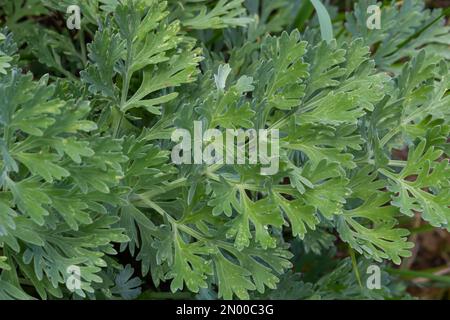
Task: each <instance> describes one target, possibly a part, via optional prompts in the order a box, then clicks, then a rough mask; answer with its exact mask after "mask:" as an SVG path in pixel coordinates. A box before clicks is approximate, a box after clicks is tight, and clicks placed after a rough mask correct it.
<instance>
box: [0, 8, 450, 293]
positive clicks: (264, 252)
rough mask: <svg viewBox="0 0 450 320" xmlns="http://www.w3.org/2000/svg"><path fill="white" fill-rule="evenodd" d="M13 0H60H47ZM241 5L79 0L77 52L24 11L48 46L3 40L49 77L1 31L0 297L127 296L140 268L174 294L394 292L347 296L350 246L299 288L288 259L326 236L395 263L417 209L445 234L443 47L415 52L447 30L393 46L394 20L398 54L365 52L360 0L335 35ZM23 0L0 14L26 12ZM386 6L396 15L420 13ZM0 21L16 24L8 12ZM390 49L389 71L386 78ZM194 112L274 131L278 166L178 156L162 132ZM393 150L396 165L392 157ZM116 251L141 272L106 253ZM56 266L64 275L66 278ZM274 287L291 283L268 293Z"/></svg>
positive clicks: (324, 246) (190, 119)
mask: <svg viewBox="0 0 450 320" xmlns="http://www.w3.org/2000/svg"><path fill="white" fill-rule="evenodd" d="M28 1H29V2H30V3H31V2H33V3H34V2H35V3H39V5H40V8H41V9H42V12H46V13H47V12H50V10H61V11H63V12H64V2H61V1H51V0H42V1H36V0H33V1H31V0H28ZM25 2H27V1H25ZM180 3H181V4H180ZM365 3H366V2H365V1H361V4H360V5H361V6H363V5H364V4H365ZM413 3H415V4H416V3H419V2H418V1H414V2H413ZM258 4H259V5H260V9H261V10H257V9H255V8H254V7H252V6H249V4H248V3H244V2H243V1H240V0H231V1H226V0H220V1H215V2H210V1H189V0H186V1H159V0H146V1H144V0H142V1H137V0H136V1H131V0H130V1H115V0H114V1H106V0H101V1H97V2H95V1H89V2H82V3H80V5H82V6H84V7H83V12H84V18H83V19H84V22H83V26H84V27H83V28H84V29H83V30H84V31H83V32H85V33H86V35H89V36H90V38H91V40H92V41H90V42H89V43H88V44H87V46H86V48H85V49H86V50H85V55H83V50H82V49H83V48H84V44H85V43H83V42H82V44H81V46H80V45H79V43H77V41H78V40H81V41H83V40H82V38H79V37H80V34H78V36H77V37H78V39H76V41H73V39H72V38H71V37H70V36H69V34H68V33H66V32H65V31H64V32H63V34H61V33H57V32H56V31H55V30H52V29H50V28H47V27H44V26H42V25H40V26H39V28H41V29H43V30H46V31H45V32H46V33H48V34H52V35H53V36H52V37H50V38H47V39H51V40H49V42H45V41H43V42H41V43H36V41H34V42H33V41H32V40H30V39H28V40H26V39H19V41H20V43H22V42H25V43H28V46H27V47H26V48H25V49H24V50H23V51H21V52H19V54H24V55H27V56H29V55H33V54H34V55H35V56H36V58H39V62H40V64H41V65H42V66H45V68H46V69H45V70H48V72H49V73H50V75H49V74H44V75H39V74H40V73H41V72H40V70H41V69H38V70H37V71H36V75H33V74H32V73H31V72H29V71H27V72H26V71H24V69H22V68H21V66H24V65H26V62H25V61H24V60H23V58H22V59H20V60H19V59H17V57H18V55H17V52H16V50H17V49H16V48H15V46H14V44H13V42H12V38H11V34H10V33H8V32H6V31H2V33H1V34H0V71H1V72H0V107H1V108H0V126H1V128H0V132H1V134H0V152H1V155H2V158H1V162H0V164H1V179H0V183H1V186H2V190H1V193H0V195H1V196H0V269H1V270H2V271H1V274H0V298H1V299H5V298H12V299H25V298H30V299H31V298H33V297H34V298H43V299H46V298H54V297H64V298H68V297H77V298H79V297H87V298H90V299H95V298H110V299H115V298H124V299H132V298H136V297H137V296H138V295H139V294H140V288H139V287H140V285H141V283H142V281H149V279H150V278H151V281H152V282H153V285H154V286H155V287H159V286H161V284H162V283H163V282H167V283H169V284H170V290H171V291H172V292H173V293H174V296H175V293H176V292H177V291H181V290H184V291H189V292H192V293H199V292H200V293H201V294H203V295H207V296H210V297H217V298H221V299H222V298H223V299H231V298H240V299H248V298H250V297H252V298H254V297H269V298H277V297H278V298H280V297H284V298H318V297H321V298H324V299H328V298H333V297H334V298H342V297H344V298H351V297H353V298H355V297H359V298H361V297H363V298H388V297H389V298H392V297H394V296H395V297H396V296H397V295H396V294H394V293H392V291H390V290H388V289H383V290H382V291H377V292H372V293H370V292H366V291H364V292H363V293H361V291H358V290H356V287H357V281H356V280H355V278H354V275H353V274H352V273H351V269H352V267H351V264H350V262H349V261H348V260H345V261H343V262H342V263H341V264H339V265H338V266H334V267H335V270H334V271H332V272H328V273H327V274H325V275H323V276H322V277H321V278H320V279H321V280H320V281H319V282H318V283H317V284H315V285H312V284H305V283H303V282H300V280H298V279H297V275H295V274H291V273H289V272H288V270H289V269H291V268H292V267H293V264H292V261H294V260H295V259H296V258H297V256H296V258H294V259H293V256H294V255H293V252H294V253H295V250H293V249H292V247H291V246H290V244H291V243H293V241H294V239H296V240H295V241H300V243H304V247H305V250H306V253H308V252H312V253H313V254H315V255H317V257H321V258H323V259H324V260H327V261H330V260H331V258H330V257H329V256H327V255H326V253H325V252H326V251H327V250H329V249H330V248H332V247H334V244H333V241H334V239H335V238H334V235H336V236H338V237H339V238H340V239H341V240H342V241H343V242H344V243H345V244H346V245H347V246H348V247H350V248H352V249H353V250H354V251H355V252H356V253H357V254H359V255H360V256H364V257H365V259H368V260H369V261H371V262H377V263H381V262H386V263H388V262H390V261H392V262H393V263H395V264H399V263H400V262H401V259H402V258H404V257H408V256H410V255H411V248H412V247H413V244H412V243H410V242H409V241H408V234H409V231H408V230H406V229H404V228H402V227H400V226H398V218H399V217H402V216H403V217H410V216H411V215H413V214H414V213H415V212H418V213H420V214H421V216H422V217H423V219H424V220H426V221H428V222H429V223H430V224H431V225H433V226H435V227H439V228H447V229H449V220H450V212H449V208H448V203H449V197H450V193H449V192H450V191H449V190H450V189H449V181H450V179H449V178H450V170H449V164H448V160H446V159H444V158H445V155H448V151H449V147H448V143H447V139H448V132H449V129H448V128H449V127H448V125H449V123H448V122H449V110H450V100H449V95H448V89H449V85H450V78H449V72H448V63H447V62H446V60H445V59H438V58H441V57H442V56H439V55H436V54H435V52H436V51H435V49H434V48H435V46H434V45H431V46H427V44H429V43H433V44H435V43H436V42H439V43H445V39H447V37H448V34H447V35H444V34H441V33H439V34H437V32H434V33H433V34H432V35H429V36H430V37H432V38H433V40H430V41H428V40H427V39H429V38H426V37H425V35H424V34H421V35H420V37H421V38H420V39H422V40H420V39H419V40H420V42H417V41H419V40H417V39H414V40H411V42H406V43H405V44H403V42H402V41H405V34H404V33H401V36H402V37H403V38H402V39H403V40H399V42H400V43H402V46H401V49H398V50H397V51H395V50H396V49H392V48H389V45H388V44H383V43H382V44H380V46H379V51H376V52H375V53H374V52H373V51H371V50H370V47H369V46H372V45H373V44H374V43H377V42H378V41H380V39H384V38H383V37H386V36H387V35H386V34H389V33H393V32H395V30H397V29H395V28H392V29H385V30H383V31H380V32H381V33H380V35H374V34H373V33H371V34H365V33H364V31H363V30H362V29H361V25H360V24H358V23H361V22H360V20H361V19H362V18H359V15H361V12H360V11H358V10H359V9H358V7H357V8H356V10H355V13H354V15H355V17H356V18H353V20H352V19H349V23H348V29H349V34H348V35H347V39H346V40H345V41H343V40H342V39H338V40H332V41H329V42H326V41H321V40H319V39H317V34H318V32H317V28H316V29H315V28H312V29H311V30H309V31H307V32H306V33H305V34H302V33H300V32H299V31H297V30H293V31H290V32H287V31H284V32H281V31H282V30H283V29H286V28H288V26H287V25H285V24H284V23H282V22H280V21H277V20H276V19H281V17H287V16H289V12H287V11H285V10H282V9H280V10H277V8H278V6H279V8H285V7H284V6H283V1H281V0H278V1H274V2H270V3H269V2H268V1H258ZM180 5H182V6H180ZM244 5H247V7H248V8H249V9H250V13H251V15H247V14H246V12H247V11H246V9H245V8H246V7H245V6H244ZM24 8H25V6H23V7H22V6H17V7H11V6H5V7H2V8H1V11H2V12H6V13H8V14H10V15H11V16H13V17H14V14H16V15H18V16H20V15H23V16H27V14H28V13H26V12H24V11H23V10H25V9H24ZM252 8H253V9H252ZM289 8H296V6H293V7H289ZM386 10H387V11H386V12H387V13H386V15H387V17H388V18H389V17H391V18H389V19H392V21H393V20H394V19H395V17H396V15H398V14H400V15H402V16H403V15H405V17H410V16H416V15H417V14H416V12H419V11H420V10H422V7H421V6H419V5H418V4H416V5H411V6H410V5H409V4H408V5H405V6H404V7H403V8H402V10H403V11H400V13H398V11H396V10H397V9H394V8H391V9H386ZM418 10H419V11H418ZM258 12H261V13H262V16H261V17H259V16H258ZM427 12H428V11H427ZM437 14H438V13H428V16H426V17H423V21H422V20H420V21H419V20H418V19H416V20H415V22H414V23H416V22H417V23H418V24H419V22H420V23H427V22H426V21H428V20H429V19H432V18H433V17H435V16H436V15H437ZM389 19H387V21H391V20H389ZM405 19H407V20H410V19H409V18H405ZM8 23H9V24H10V26H9V27H10V29H11V30H13V31H14V30H15V29H18V26H17V24H18V23H19V21H15V20H14V19H13V20H9V22H8ZM388 25H389V26H390V24H388ZM237 27H241V28H237ZM242 27H243V28H242ZM416 27H417V28H420V26H415V28H416ZM221 28H228V29H225V30H220V29H221ZM411 28H412V27H411ZM411 28H408V29H407V30H408V32H409V30H410V29H411ZM39 30H40V29H39ZM201 30H203V31H201ZM433 30H434V29H433ZM446 30H447V29H446ZM269 32H271V33H272V34H271V35H269V34H268V33H269ZM408 32H406V33H407V34H409V33H408ZM430 32H431V31H430ZM447 32H448V30H447ZM212 35H213V36H212ZM20 36H21V35H19V38H20ZM196 37H197V38H200V39H209V40H208V43H206V42H205V43H202V42H201V41H200V40H198V39H196ZM374 37H375V38H374ZM423 37H425V38H423ZM436 38H437V39H439V40H442V41H437V40H436V41H435V39H436ZM414 41H415V42H414ZM395 43H396V46H397V47H396V48H399V46H398V42H395ZM424 45H425V48H424V49H423V50H422V51H420V53H416V52H413V51H411V50H412V49H416V48H418V47H423V46H424ZM392 50H394V51H392ZM80 52H81V53H80ZM433 52H434V53H433ZM386 55H388V56H389V57H390V58H389V59H385V58H386ZM61 57H64V59H61ZM430 57H431V58H430ZM2 58H3V59H2ZM403 58H410V59H409V60H408V61H407V62H404V63H403V67H402V69H401V70H397V71H396V72H395V73H389V74H388V73H386V72H385V71H386V70H389V69H390V67H391V66H392V64H393V63H394V62H397V60H398V59H403ZM78 71H80V72H79V73H78ZM38 75H39V76H38ZM78 75H79V77H78ZM194 121H201V122H202V124H203V125H204V128H218V129H222V130H225V129H227V128H239V127H242V128H255V129H266V128H271V129H278V130H279V131H280V137H281V141H280V170H279V172H278V173H277V174H276V175H273V176H264V175H261V174H260V172H261V171H260V167H259V166H257V165H256V166H255V165H217V164H216V165H206V164H203V165H181V166H175V165H174V164H173V163H171V161H170V151H171V148H172V147H173V143H172V142H171V141H170V135H171V133H172V131H173V130H174V129H175V128H184V129H187V130H190V131H191V130H192V128H193V123H194ZM405 147H408V148H409V150H410V151H409V157H408V160H407V161H399V160H396V159H393V158H392V156H391V155H392V152H391V151H392V149H393V148H405ZM118 251H120V252H122V253H123V252H125V251H127V252H128V253H127V254H128V255H130V256H131V257H132V258H133V259H134V260H136V261H137V262H138V264H139V265H140V268H139V269H140V270H136V271H135V270H134V269H133V268H131V267H130V266H129V265H128V263H129V262H126V263H124V265H122V264H121V258H120V255H119V257H118V255H117V254H118ZM361 261H363V259H361ZM73 265H75V266H79V267H80V269H81V279H80V280H81V287H80V288H79V289H77V290H75V292H70V291H69V290H68V289H67V286H66V285H67V282H68V281H70V280H71V279H69V278H70V277H71V275H70V274H69V273H67V268H68V267H70V266H73ZM366 265H367V262H366V261H365V260H364V262H360V265H359V267H358V268H362V270H363V269H364V268H363V266H366ZM354 267H355V266H354ZM335 278H337V279H339V281H340V283H341V284H342V286H344V287H345V289H344V290H341V291H339V290H340V289H339V288H336V286H334V284H333V283H334V282H335V280H333V279H335ZM290 279H292V280H290ZM27 287H32V288H34V290H32V292H33V293H29V292H30V291H29V290H28V291H27V290H26V289H27ZM286 287H289V288H288V290H287V292H291V293H292V294H291V295H288V296H286V295H283V294H281V293H280V292H281V291H277V288H280V289H279V290H283V288H286ZM26 292H28V293H26Z"/></svg>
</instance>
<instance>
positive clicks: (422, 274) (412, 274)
mask: <svg viewBox="0 0 450 320" xmlns="http://www.w3.org/2000/svg"><path fill="white" fill-rule="evenodd" d="M386 271H387V272H389V273H390V274H393V275H399V276H401V277H403V278H407V279H415V278H425V279H429V280H433V281H437V282H442V283H448V284H450V277H449V276H439V275H436V274H433V273H430V272H426V271H414V270H405V269H393V268H387V269H386Z"/></svg>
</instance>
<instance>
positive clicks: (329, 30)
mask: <svg viewBox="0 0 450 320" xmlns="http://www.w3.org/2000/svg"><path fill="white" fill-rule="evenodd" d="M310 1H311V3H312V5H313V6H314V8H315V9H316V13H317V17H318V18H319V24H320V34H321V35H322V40H325V41H327V42H330V41H331V40H333V38H334V37H333V24H332V22H331V18H330V15H329V14H328V11H327V8H325V6H324V5H323V4H322V2H320V0H310Z"/></svg>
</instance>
